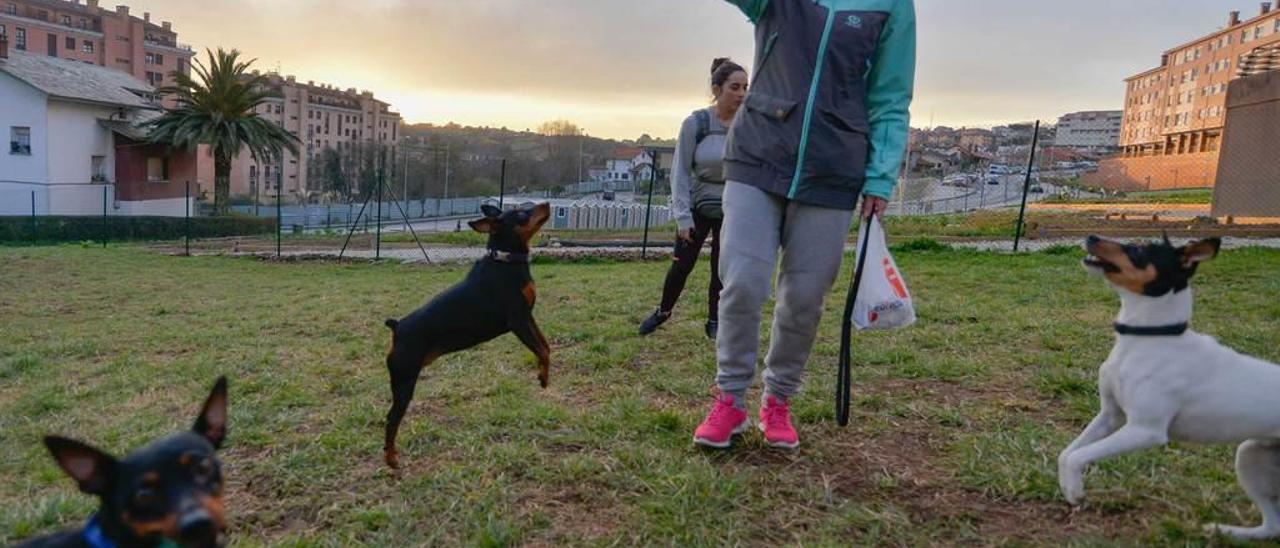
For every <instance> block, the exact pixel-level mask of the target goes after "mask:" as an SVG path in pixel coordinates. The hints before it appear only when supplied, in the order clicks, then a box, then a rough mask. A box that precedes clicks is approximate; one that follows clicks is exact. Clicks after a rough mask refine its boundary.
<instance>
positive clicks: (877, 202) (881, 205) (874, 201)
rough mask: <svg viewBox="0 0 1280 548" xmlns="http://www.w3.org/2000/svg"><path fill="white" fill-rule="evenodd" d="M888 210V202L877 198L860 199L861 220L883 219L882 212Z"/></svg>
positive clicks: (864, 197) (865, 197) (866, 197)
mask: <svg viewBox="0 0 1280 548" xmlns="http://www.w3.org/2000/svg"><path fill="white" fill-rule="evenodd" d="M888 209H889V201H888V200H886V199H884V198H880V197H878V196H863V197H862V218H863V219H868V220H870V219H871V217H884V212H885V211H886V210H888Z"/></svg>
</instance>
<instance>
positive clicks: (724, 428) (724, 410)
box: [693, 393, 751, 449]
mask: <svg viewBox="0 0 1280 548" xmlns="http://www.w3.org/2000/svg"><path fill="white" fill-rule="evenodd" d="M750 427H751V425H750V422H749V421H747V412H746V411H743V410H741V409H738V408H737V407H734V406H733V395H732V394H723V393H722V394H720V396H718V397H717V398H716V405H715V407H712V408H711V413H708V414H707V419H706V420H704V421H702V424H700V425H698V430H697V431H695V432H694V433H693V443H696V444H698V445H703V446H706V447H715V448H717V449H724V448H726V447H729V446H730V445H732V444H733V435H734V434H741V433H743V432H746V431H747V429H748V428H750Z"/></svg>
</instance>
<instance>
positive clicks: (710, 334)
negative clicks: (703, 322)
mask: <svg viewBox="0 0 1280 548" xmlns="http://www.w3.org/2000/svg"><path fill="white" fill-rule="evenodd" d="M717 331H720V322H718V321H716V320H709V321H707V338H708V339H711V340H713V341H714V340H716V332H717Z"/></svg>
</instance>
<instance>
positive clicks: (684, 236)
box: [676, 228, 693, 243]
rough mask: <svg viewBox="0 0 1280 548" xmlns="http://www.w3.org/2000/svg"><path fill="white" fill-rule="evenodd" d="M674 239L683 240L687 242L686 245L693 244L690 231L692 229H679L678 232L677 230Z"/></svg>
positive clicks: (691, 231)
mask: <svg viewBox="0 0 1280 548" xmlns="http://www.w3.org/2000/svg"><path fill="white" fill-rule="evenodd" d="M676 237H677V238H680V239H681V240H684V241H686V242H688V243H693V229H692V228H682V229H680V230H677V231H676Z"/></svg>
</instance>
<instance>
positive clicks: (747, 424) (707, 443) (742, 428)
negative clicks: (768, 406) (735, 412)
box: [693, 420, 751, 449]
mask: <svg viewBox="0 0 1280 548" xmlns="http://www.w3.org/2000/svg"><path fill="white" fill-rule="evenodd" d="M750 429H751V421H750V420H744V421H742V424H739V425H738V427H737V428H734V429H733V433H732V434H730V435H729V439H727V440H724V441H720V442H718V441H713V440H709V439H706V438H699V437H698V436H694V437H693V443H694V444H695V445H701V446H703V447H711V448H715V449H728V448H729V446H731V445H733V437H734V436H737V435H739V434H742V433H744V432H746V431H747V430H750Z"/></svg>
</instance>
